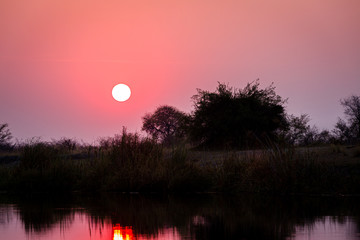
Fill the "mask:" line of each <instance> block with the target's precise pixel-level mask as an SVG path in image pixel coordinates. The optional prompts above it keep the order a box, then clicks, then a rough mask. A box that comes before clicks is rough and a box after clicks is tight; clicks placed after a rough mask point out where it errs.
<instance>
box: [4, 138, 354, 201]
mask: <svg viewBox="0 0 360 240" xmlns="http://www.w3.org/2000/svg"><path fill="white" fill-rule="evenodd" d="M359 149H360V147H359V146H352V147H346V146H325V147H308V148H285V147H279V146H276V145H272V146H269V147H268V148H266V149H263V150H254V151H216V152H212V151H193V150H189V149H187V148H186V147H184V146H177V147H174V148H172V149H165V148H163V147H162V146H161V145H158V144H156V143H154V142H153V141H151V140H148V139H139V138H137V137H136V136H135V135H131V134H128V135H125V136H121V137H119V138H117V139H116V138H114V139H112V140H111V141H109V142H108V144H107V145H106V146H98V147H94V146H88V147H86V148H85V147H84V148H82V149H77V150H69V149H62V148H60V147H59V146H57V145H54V144H47V143H42V142H38V143H33V144H28V145H25V146H23V147H22V149H20V150H19V151H18V152H12V153H8V154H6V153H2V154H1V157H0V163H1V164H0V190H1V191H5V192H70V191H84V192H98V191H115V192H175V193H177V192H182V193H183V192H223V193H240V192H271V193H280V194H334V195H337V194H359V193H360V154H359Z"/></svg>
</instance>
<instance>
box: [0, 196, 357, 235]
mask: <svg viewBox="0 0 360 240" xmlns="http://www.w3.org/2000/svg"><path fill="white" fill-rule="evenodd" d="M359 200H360V199H358V198H345V197H339V198H335V197H269V196H264V195H248V194H246V195H242V196H236V197H235V196H222V195H182V196H168V195H166V196H164V195H161V196H160V195H141V194H135V195H128V194H106V195H104V194H101V195H100V194H99V195H72V196H70V195H66V196H64V195H63V196H54V197H51V196H46V195H28V196H8V195H0V239H18V240H22V239H24V240H25V239H30V240H32V239H48V240H60V239H62V240H63V239H77V240H85V239H86V240H87V239H104V240H105V239H106V240H119V239H170V240H171V239H248V240H250V239H258V240H259V239H260V240H261V239H284V240H289V239H296V240H300V239H301V240H302V239H317V240H321V239H324V240H325V239H327V240H332V239H340V240H342V239H350V240H355V239H360V206H359V205H358V202H359Z"/></svg>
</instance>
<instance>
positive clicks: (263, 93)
mask: <svg viewBox="0 0 360 240" xmlns="http://www.w3.org/2000/svg"><path fill="white" fill-rule="evenodd" d="M259 85H260V83H259V81H258V80H256V81H254V82H252V83H248V84H247V85H246V87H245V88H244V89H239V90H236V89H235V90H233V88H231V87H228V86H227V85H225V84H223V83H219V85H218V87H217V89H216V91H215V92H208V91H203V90H200V89H198V94H197V95H194V96H193V100H194V107H195V111H194V113H193V116H192V123H191V128H190V134H191V137H192V139H193V140H194V141H196V142H198V143H199V144H200V145H204V146H208V147H239V146H243V147H245V146H244V145H251V144H254V143H255V142H256V141H257V140H258V139H261V138H263V137H265V136H266V138H268V137H270V138H273V137H274V136H275V130H277V129H279V128H280V127H282V126H283V125H285V124H286V119H285V114H284V107H283V104H284V102H285V101H284V100H283V99H282V98H281V97H280V96H278V95H277V94H276V93H275V87H274V86H273V85H272V84H271V85H270V86H268V87H266V88H265V89H260V88H259Z"/></svg>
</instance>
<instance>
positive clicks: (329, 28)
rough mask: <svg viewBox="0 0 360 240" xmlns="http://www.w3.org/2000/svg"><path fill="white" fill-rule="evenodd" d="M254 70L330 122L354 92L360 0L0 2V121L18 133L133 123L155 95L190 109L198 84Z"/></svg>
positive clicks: (315, 117)
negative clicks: (118, 95) (127, 91)
mask: <svg viewBox="0 0 360 240" xmlns="http://www.w3.org/2000/svg"><path fill="white" fill-rule="evenodd" d="M257 78H260V82H261V86H262V87H266V86H268V85H269V84H270V83H271V82H274V85H275V86H276V92H277V93H278V94H279V95H280V96H282V97H283V98H288V103H287V105H286V106H287V111H288V112H289V113H293V114H296V115H299V114H301V113H307V114H309V115H310V118H311V120H312V121H311V124H316V125H317V126H318V127H319V128H320V129H322V128H328V129H332V128H333V126H334V124H335V122H336V121H337V118H338V117H339V116H342V107H341V106H340V104H339V99H340V98H344V97H347V96H349V95H351V94H356V95H360V1H359V0H293V1H289V0H233V1H230V0H204V1H199V0H191V1H190V0H172V1H169V0H162V1H160V0H141V1H136V0H128V1H124V0H107V1H95V0H77V1H74V0H51V1H49V0H16V1H14V0H1V1H0V82H1V88H0V123H9V127H10V129H11V132H12V133H13V135H14V137H16V138H19V139H27V138H30V137H34V136H41V137H42V138H43V139H45V140H48V139H51V138H55V139H58V138H60V137H63V136H64V137H74V138H77V139H79V140H80V139H84V140H85V141H88V142H89V141H90V142H91V141H94V140H96V139H97V138H98V137H101V136H112V135H114V134H115V133H119V132H120V131H121V129H122V126H125V127H127V128H128V130H129V131H131V132H134V131H140V130H141V124H142V120H141V117H142V116H143V115H144V114H145V113H146V112H152V111H154V110H155V109H156V107H158V106H160V105H164V104H168V105H172V106H175V107H177V108H178V109H180V110H182V111H185V112H190V111H191V110H192V109H193V103H192V101H191V96H192V95H194V94H196V88H201V89H203V90H210V91H214V90H215V88H216V86H217V82H224V83H228V84H229V85H230V86H233V87H236V88H243V87H244V86H245V85H246V83H247V82H251V81H253V80H255V79H257ZM117 83H125V84H128V85H129V86H130V88H131V90H132V96H131V98H130V100H128V101H126V102H123V103H119V102H116V101H115V100H114V99H113V98H112V96H111V90H112V87H113V86H114V85H115V84H117Z"/></svg>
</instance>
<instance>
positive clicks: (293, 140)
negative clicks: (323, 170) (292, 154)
mask: <svg viewBox="0 0 360 240" xmlns="http://www.w3.org/2000/svg"><path fill="white" fill-rule="evenodd" d="M286 120H287V123H288V126H287V129H286V130H285V131H284V133H283V134H282V135H284V136H283V138H284V140H285V141H286V142H287V143H290V144H294V145H301V144H303V142H304V139H305V136H306V134H307V132H309V130H310V126H309V125H308V123H309V121H310V118H309V116H308V115H307V114H301V115H300V117H297V116H294V115H288V116H287V119H286Z"/></svg>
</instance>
